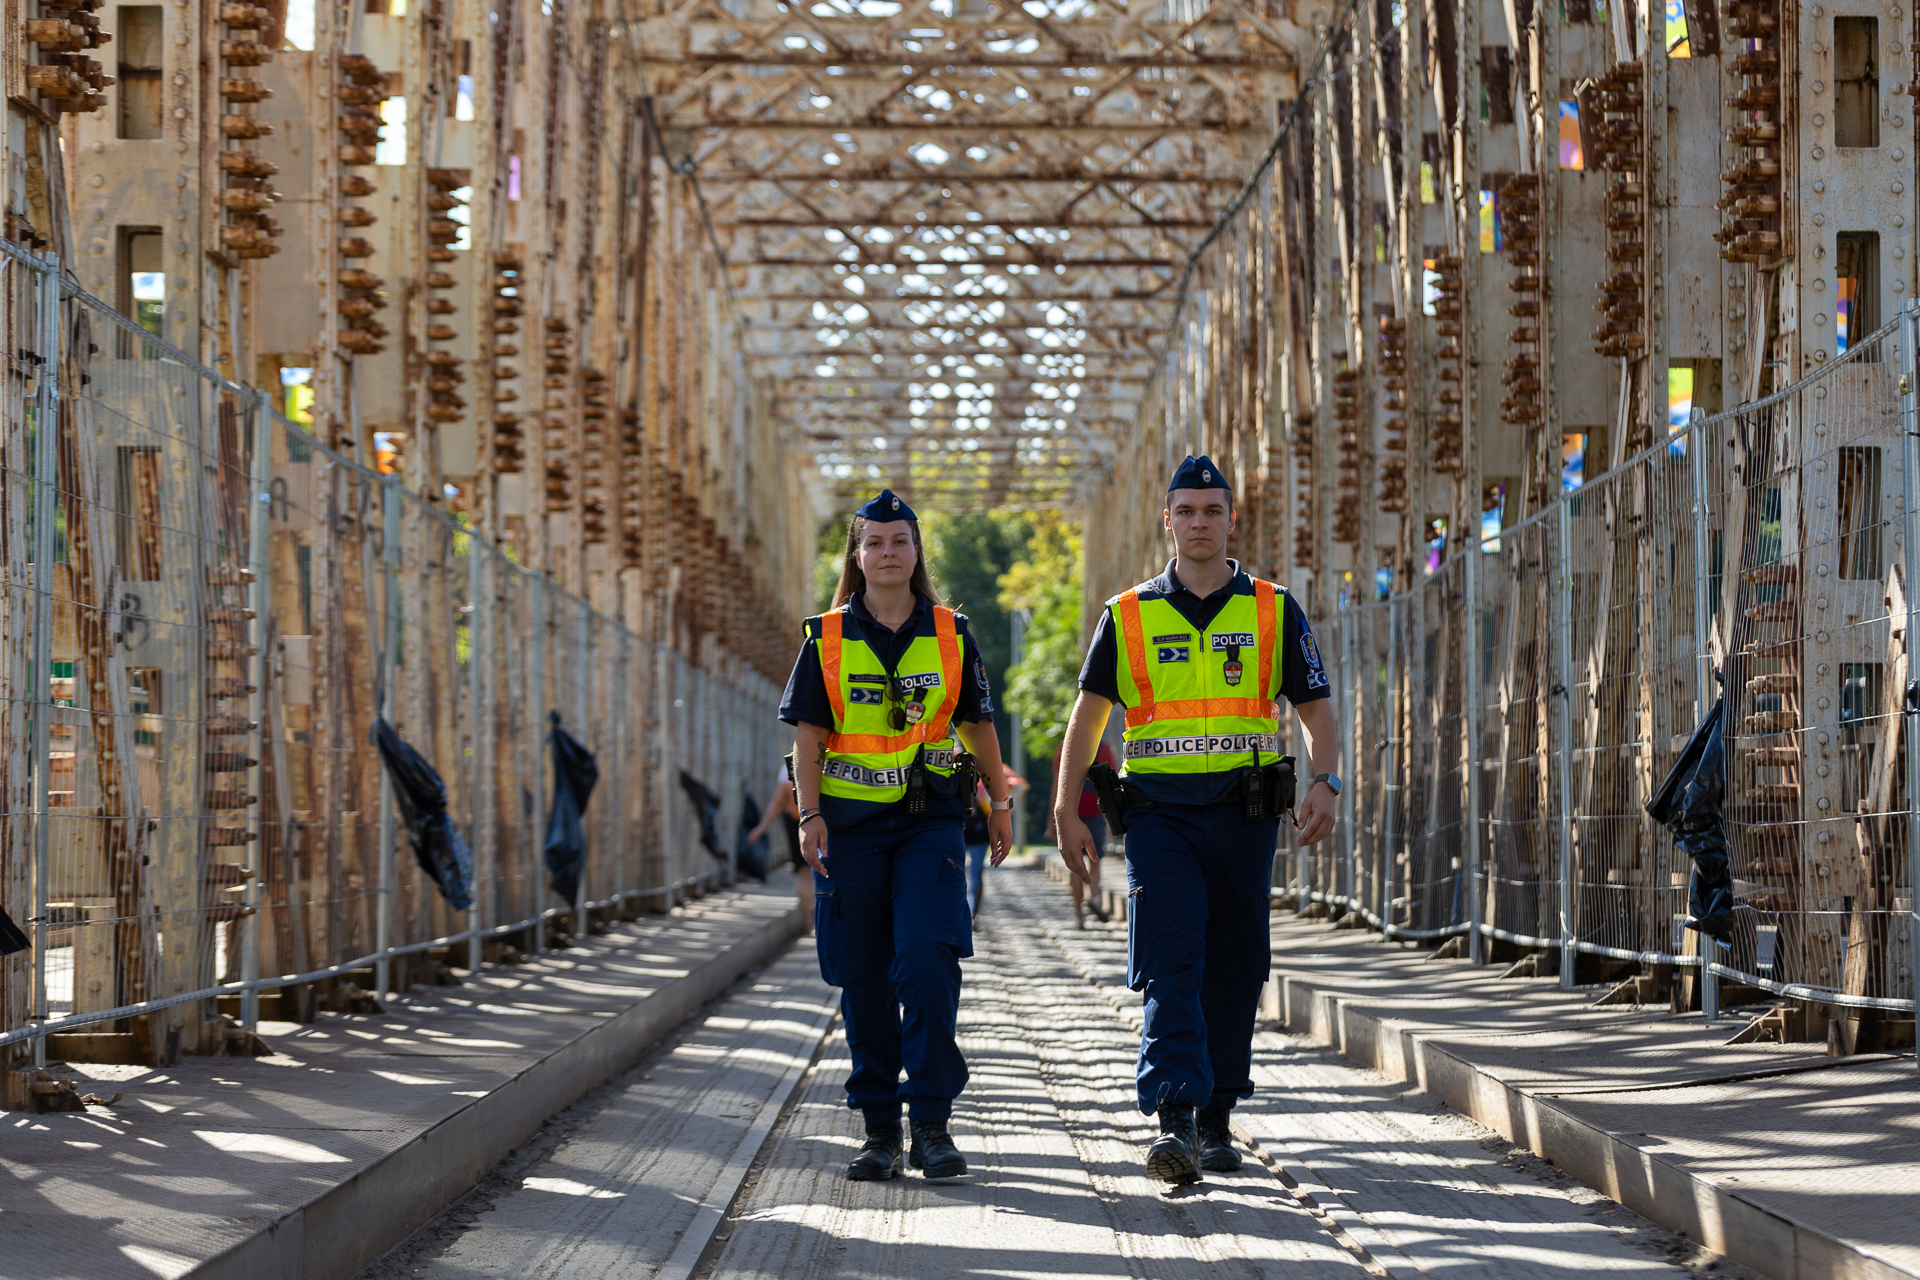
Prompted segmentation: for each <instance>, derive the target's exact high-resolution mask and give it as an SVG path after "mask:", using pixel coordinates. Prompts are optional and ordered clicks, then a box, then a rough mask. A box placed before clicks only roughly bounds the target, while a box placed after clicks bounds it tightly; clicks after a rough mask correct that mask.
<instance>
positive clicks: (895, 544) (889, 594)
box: [780, 490, 1013, 1181]
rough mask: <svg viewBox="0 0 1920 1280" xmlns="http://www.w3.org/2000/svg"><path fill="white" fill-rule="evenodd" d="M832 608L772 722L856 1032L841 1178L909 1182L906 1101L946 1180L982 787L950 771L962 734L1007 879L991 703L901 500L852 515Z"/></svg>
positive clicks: (828, 946) (1005, 803) (924, 1155)
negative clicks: (847, 1158)
mask: <svg viewBox="0 0 1920 1280" xmlns="http://www.w3.org/2000/svg"><path fill="white" fill-rule="evenodd" d="M833 605H834V607H833V611H832V612H830V613H826V614H822V615H821V616H819V617H817V618H808V619H807V621H806V638H805V640H804V641H803V642H802V644H801V648H800V657H799V659H798V661H796V662H795V663H794V667H793V675H792V676H791V677H790V678H789V680H788V682H787V690H786V695H785V697H784V698H783V699H782V703H781V707H780V718H781V719H782V720H785V721H786V722H787V723H789V724H792V725H794V726H796V728H797V733H796V735H795V736H796V739H797V741H796V743H795V748H794V772H795V779H794V784H795V789H796V791H797V793H798V795H799V800H800V852H801V855H802V856H803V857H805V858H806V860H807V863H808V865H810V866H811V867H812V868H813V875H814V891H815V906H814V929H815V934H816V939H815V942H816V946H817V947H818V950H819V954H820V976H821V977H823V978H825V979H826V980H827V981H828V982H829V983H832V984H833V985H835V986H838V987H840V988H841V996H840V1008H841V1012H842V1013H843V1014H844V1015H845V1016H846V1020H847V1048H848V1050H849V1052H850V1053H851V1054H852V1056H853V1074H852V1076H851V1077H849V1079H848V1080H847V1105H848V1106H850V1107H853V1108H856V1109H857V1110H859V1111H861V1112H862V1113H863V1114H864V1116H865V1119H866V1125H867V1141H866V1145H865V1146H863V1147H862V1148H861V1149H860V1154H859V1155H858V1156H857V1157H855V1159H854V1161H853V1163H852V1164H851V1165H850V1166H849V1167H848V1169H847V1176H848V1177H849V1178H851V1179H854V1180H855V1181H873V1180H879V1179H884V1178H891V1177H893V1176H894V1175H895V1174H896V1173H898V1172H899V1171H900V1161H901V1154H902V1150H901V1148H902V1136H901V1131H900V1110H901V1104H902V1103H905V1104H906V1108H907V1111H908V1119H909V1120H910V1122H911V1127H912V1132H913V1145H912V1153H911V1161H912V1164H913V1167H914V1168H916V1169H921V1170H923V1171H924V1172H925V1174H926V1176H927V1177H929V1178H950V1177H954V1176H957V1175H959V1174H963V1173H965V1172H966V1171H967V1162H966V1159H965V1158H964V1157H963V1156H962V1155H961V1154H960V1152H959V1151H958V1150H957V1149H956V1148H955V1147H954V1144H953V1138H952V1137H951V1136H950V1135H949V1133H948V1131H947V1124H948V1119H949V1116H950V1115H951V1113H952V1110H953V1100H954V1098H956V1097H957V1096H959V1093H960V1090H961V1087H962V1086H964V1085H965V1084H966V1082H967V1064H966V1061H965V1059H963V1058H962V1057H961V1056H960V1047H959V1045H958V1044H956V1043H955V1040H954V1031H955V1026H956V1023H957V1022H958V1018H959V1008H960V960H961V958H962V957H963V956H970V955H972V954H973V928H972V922H971V920H970V919H969V916H968V912H967V897H966V877H965V872H964V870H963V868H964V867H965V865H966V850H965V847H964V846H963V845H962V843H961V836H960V826H961V818H962V815H963V813H964V811H965V807H966V804H967V801H968V799H969V796H968V793H969V792H971V791H972V789H973V784H972V782H970V781H968V780H966V778H965V777H964V775H961V776H956V774H957V773H959V770H958V768H957V766H958V765H959V764H960V763H961V761H960V760H959V759H958V756H959V753H958V752H957V751H956V750H955V743H954V734H955V733H956V732H957V733H958V735H959V738H960V741H962V742H964V743H965V744H966V747H967V749H968V750H969V751H971V752H972V753H973V756H974V758H975V759H976V760H977V762H978V768H979V773H980V775H981V777H982V778H983V779H984V780H985V781H986V784H987V786H988V788H989V790H990V792H991V799H992V811H991V813H990V815H989V817H990V822H989V830H990V839H991V842H992V845H993V863H994V865H995V866H998V865H1000V863H1001V861H1002V860H1003V859H1005V857H1006V856H1007V852H1008V849H1009V848H1010V846H1011V844H1012V840H1013V823H1012V814H1011V807H1012V806H1011V803H1010V802H1009V800H1008V798H1007V781H1006V771H1005V770H1004V769H1002V768H1001V766H1000V743H999V739H998V738H997V737H996V736H995V733H994V728H993V701H992V697H991V695H990V692H989V690H988V688H987V676H986V667H985V665H984V664H983V663H982V662H981V660H980V652H979V649H978V648H977V647H976V646H975V644H974V642H973V638H972V637H971V636H970V635H968V634H967V623H966V619H965V618H964V617H962V616H960V615H959V614H956V613H954V612H953V610H951V609H948V608H945V607H943V606H942V605H941V604H940V599H939V597H938V595H936V594H935V592H934V589H933V583H932V581H931V580H930V579H929V578H928V577H927V570H926V564H925V560H924V558H923V555H922V552H921V546H920V526H919V524H918V522H917V521H916V520H915V519H914V514H913V510H912V508H910V507H908V506H907V505H906V504H905V503H904V502H902V501H901V500H900V499H899V498H898V497H896V496H894V494H893V491H892V490H885V491H883V492H882V493H881V494H880V496H879V497H877V498H875V499H873V500H872V501H871V502H869V503H867V504H866V505H865V506H863V507H861V508H860V509H859V510H858V511H857V512H855V513H854V517H853V521H852V523H851V524H850V525H849V526H848V529H847V550H846V560H845V562H844V563H843V565H842V567H841V571H840V586H839V589H838V590H837V591H835V593H834V600H833ZM903 1070H904V1072H905V1074H906V1080H905V1082H904V1083H902V1082H901V1079H900V1077H901V1073H902V1071H903Z"/></svg>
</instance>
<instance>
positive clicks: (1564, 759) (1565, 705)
mask: <svg viewBox="0 0 1920 1280" xmlns="http://www.w3.org/2000/svg"><path fill="white" fill-rule="evenodd" d="M1556 505H1557V506H1558V507H1559V510H1560V518H1559V520H1558V521H1557V522H1556V529H1557V532H1558V539H1557V541H1558V544H1559V545H1558V551H1559V555H1558V557H1557V558H1558V561H1559V562H1558V563H1557V564H1555V565H1554V575H1553V602H1554V604H1555V605H1556V606H1557V607H1556V609H1555V610H1554V611H1555V613H1557V614H1558V615H1559V616H1558V617H1556V618H1555V619H1554V621H1553V635H1554V658H1555V663H1556V665H1558V667H1559V668H1560V672H1559V675H1560V679H1559V680H1558V681H1557V682H1556V683H1555V685H1554V687H1553V692H1554V694H1555V696H1557V697H1558V698H1559V715H1558V719H1559V722H1560V724H1559V728H1560V750H1559V752H1558V753H1557V754H1558V756H1559V765H1560V785H1559V793H1560V985H1561V987H1562V988H1564V989H1567V990H1571V989H1572V988H1573V960H1574V956H1575V955H1576V954H1577V951H1576V948H1575V947H1574V937H1573V514H1572V511H1571V510H1570V507H1571V504H1570V503H1568V502H1567V501H1566V500H1565V499H1562V500H1561V501H1560V502H1559V503H1558V504H1556Z"/></svg>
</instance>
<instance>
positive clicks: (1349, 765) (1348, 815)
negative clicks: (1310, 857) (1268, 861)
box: [1340, 597, 1365, 919]
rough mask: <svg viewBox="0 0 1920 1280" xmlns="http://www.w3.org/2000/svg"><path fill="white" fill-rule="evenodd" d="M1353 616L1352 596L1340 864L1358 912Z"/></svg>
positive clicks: (1345, 637) (1346, 623)
mask: <svg viewBox="0 0 1920 1280" xmlns="http://www.w3.org/2000/svg"><path fill="white" fill-rule="evenodd" d="M1353 619H1354V611H1353V601H1352V598H1351V597H1349V598H1348V600H1347V604H1346V606H1345V607H1344V608H1342V609H1341V611H1340V666H1341V675H1342V676H1343V677H1345V678H1344V679H1343V680H1342V681H1341V687H1342V691H1343V693H1344V695H1345V697H1346V700H1347V705H1346V707H1345V708H1343V710H1342V714H1341V717H1340V718H1341V719H1342V720H1344V721H1345V722H1346V725H1347V732H1346V733H1343V734H1341V735H1340V739H1341V741H1340V754H1341V757H1342V759H1341V761H1340V807H1341V808H1342V809H1343V810H1345V812H1344V813H1343V814H1342V815H1341V817H1342V818H1343V819H1345V820H1344V821H1343V822H1341V824H1340V844H1341V865H1342V866H1343V867H1344V868H1345V871H1344V876H1345V879H1346V894H1345V897H1346V908H1347V910H1349V911H1352V912H1356V913H1358V912H1360V911H1361V909H1362V905H1363V904H1362V903H1361V901H1360V868H1359V866H1358V865H1357V862H1356V859H1357V858H1358V857H1359V852H1358V850H1357V849H1356V848H1355V845H1354V838H1353V836H1354V831H1353V827H1354V819H1355V817H1356V816H1357V811H1356V809H1355V807H1354V803H1353V801H1354V795H1353V788H1352V787H1351V786H1350V785H1348V782H1347V779H1349V778H1351V777H1353V775H1354V768H1353V766H1354V761H1355V760H1356V759H1358V753H1357V752H1356V751H1355V749H1354V743H1353V726H1354V722H1355V720H1356V718H1357V717H1358V715H1359V711H1360V672H1359V666H1360V663H1359V660H1358V659H1357V658H1356V657H1355V651H1356V650H1357V649H1358V648H1359V646H1358V645H1356V644H1355V643H1354V638H1353ZM1361 918H1362V919H1364V918H1365V917H1364V916H1362V917H1361Z"/></svg>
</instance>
